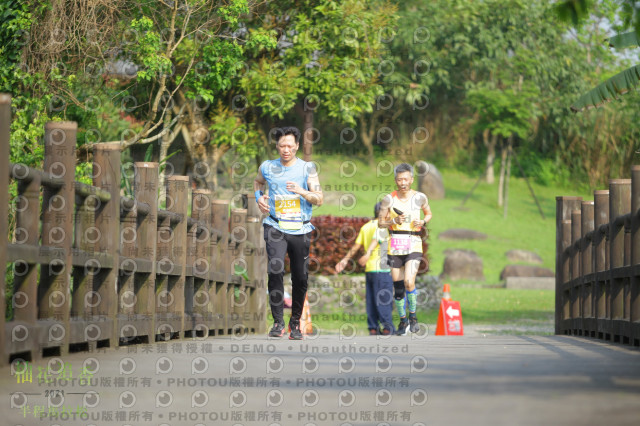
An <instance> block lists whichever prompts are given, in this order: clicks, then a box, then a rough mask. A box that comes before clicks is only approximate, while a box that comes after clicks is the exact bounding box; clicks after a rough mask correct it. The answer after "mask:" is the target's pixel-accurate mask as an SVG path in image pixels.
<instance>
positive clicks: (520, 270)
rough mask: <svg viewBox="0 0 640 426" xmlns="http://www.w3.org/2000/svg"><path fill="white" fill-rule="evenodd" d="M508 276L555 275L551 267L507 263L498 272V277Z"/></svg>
mask: <svg viewBox="0 0 640 426" xmlns="http://www.w3.org/2000/svg"><path fill="white" fill-rule="evenodd" d="M508 277H555V274H554V273H553V271H552V270H551V269H548V268H541V267H540V266H532V265H507V266H505V267H504V269H503V270H502V272H500V279H501V280H506V279H507V278H508Z"/></svg>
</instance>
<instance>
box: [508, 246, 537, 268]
mask: <svg viewBox="0 0 640 426" xmlns="http://www.w3.org/2000/svg"><path fill="white" fill-rule="evenodd" d="M505 255H506V256H507V259H508V260H509V261H510V262H526V263H537V264H538V265H542V258H541V257H540V256H538V255H537V254H536V253H534V252H532V251H527V250H517V249H516V250H509V251H508V252H506V253H505Z"/></svg>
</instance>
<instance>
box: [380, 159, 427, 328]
mask: <svg viewBox="0 0 640 426" xmlns="http://www.w3.org/2000/svg"><path fill="white" fill-rule="evenodd" d="M394 174H395V181H396V187H397V188H398V189H397V190H395V191H393V192H392V193H391V194H387V195H386V196H385V197H384V198H383V199H382V206H381V208H380V214H379V216H378V226H380V227H382V228H387V229H389V233H390V234H391V236H390V238H389V265H390V266H391V278H392V279H393V290H394V293H393V296H394V299H395V302H396V307H397V308H398V315H399V316H400V323H399V324H398V331H397V332H396V334H397V335H398V336H403V335H405V334H407V331H409V332H411V333H415V332H417V331H418V329H419V327H418V319H417V318H416V296H417V295H416V285H415V282H416V275H417V274H418V268H419V267H420V259H421V258H422V239H421V238H420V230H421V229H422V227H423V226H425V225H426V224H427V223H428V222H429V221H430V220H431V208H430V207H429V200H428V199H427V196H426V195H425V194H423V193H422V192H418V191H415V190H413V189H411V184H413V167H411V166H410V165H409V164H407V163H402V164H399V165H397V166H396V168H395V169H394ZM420 211H422V213H424V219H420ZM405 291H406V296H407V302H408V303H407V304H408V305H409V319H408V320H407V313H406V310H405V307H404V299H405Z"/></svg>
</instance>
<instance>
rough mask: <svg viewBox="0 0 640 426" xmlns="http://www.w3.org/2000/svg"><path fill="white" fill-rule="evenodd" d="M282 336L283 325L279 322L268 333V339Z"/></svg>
mask: <svg viewBox="0 0 640 426" xmlns="http://www.w3.org/2000/svg"><path fill="white" fill-rule="evenodd" d="M282 336H284V324H283V323H281V322H276V323H274V324H273V327H271V330H270V331H269V337H282Z"/></svg>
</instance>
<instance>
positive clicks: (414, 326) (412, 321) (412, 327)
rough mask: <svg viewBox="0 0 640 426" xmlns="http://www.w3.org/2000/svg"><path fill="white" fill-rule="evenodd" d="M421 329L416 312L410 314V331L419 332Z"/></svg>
mask: <svg viewBox="0 0 640 426" xmlns="http://www.w3.org/2000/svg"><path fill="white" fill-rule="evenodd" d="M419 330H420V326H419V325H418V318H417V317H416V314H415V313H414V314H409V331H410V332H412V333H417V332H418V331H419Z"/></svg>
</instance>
